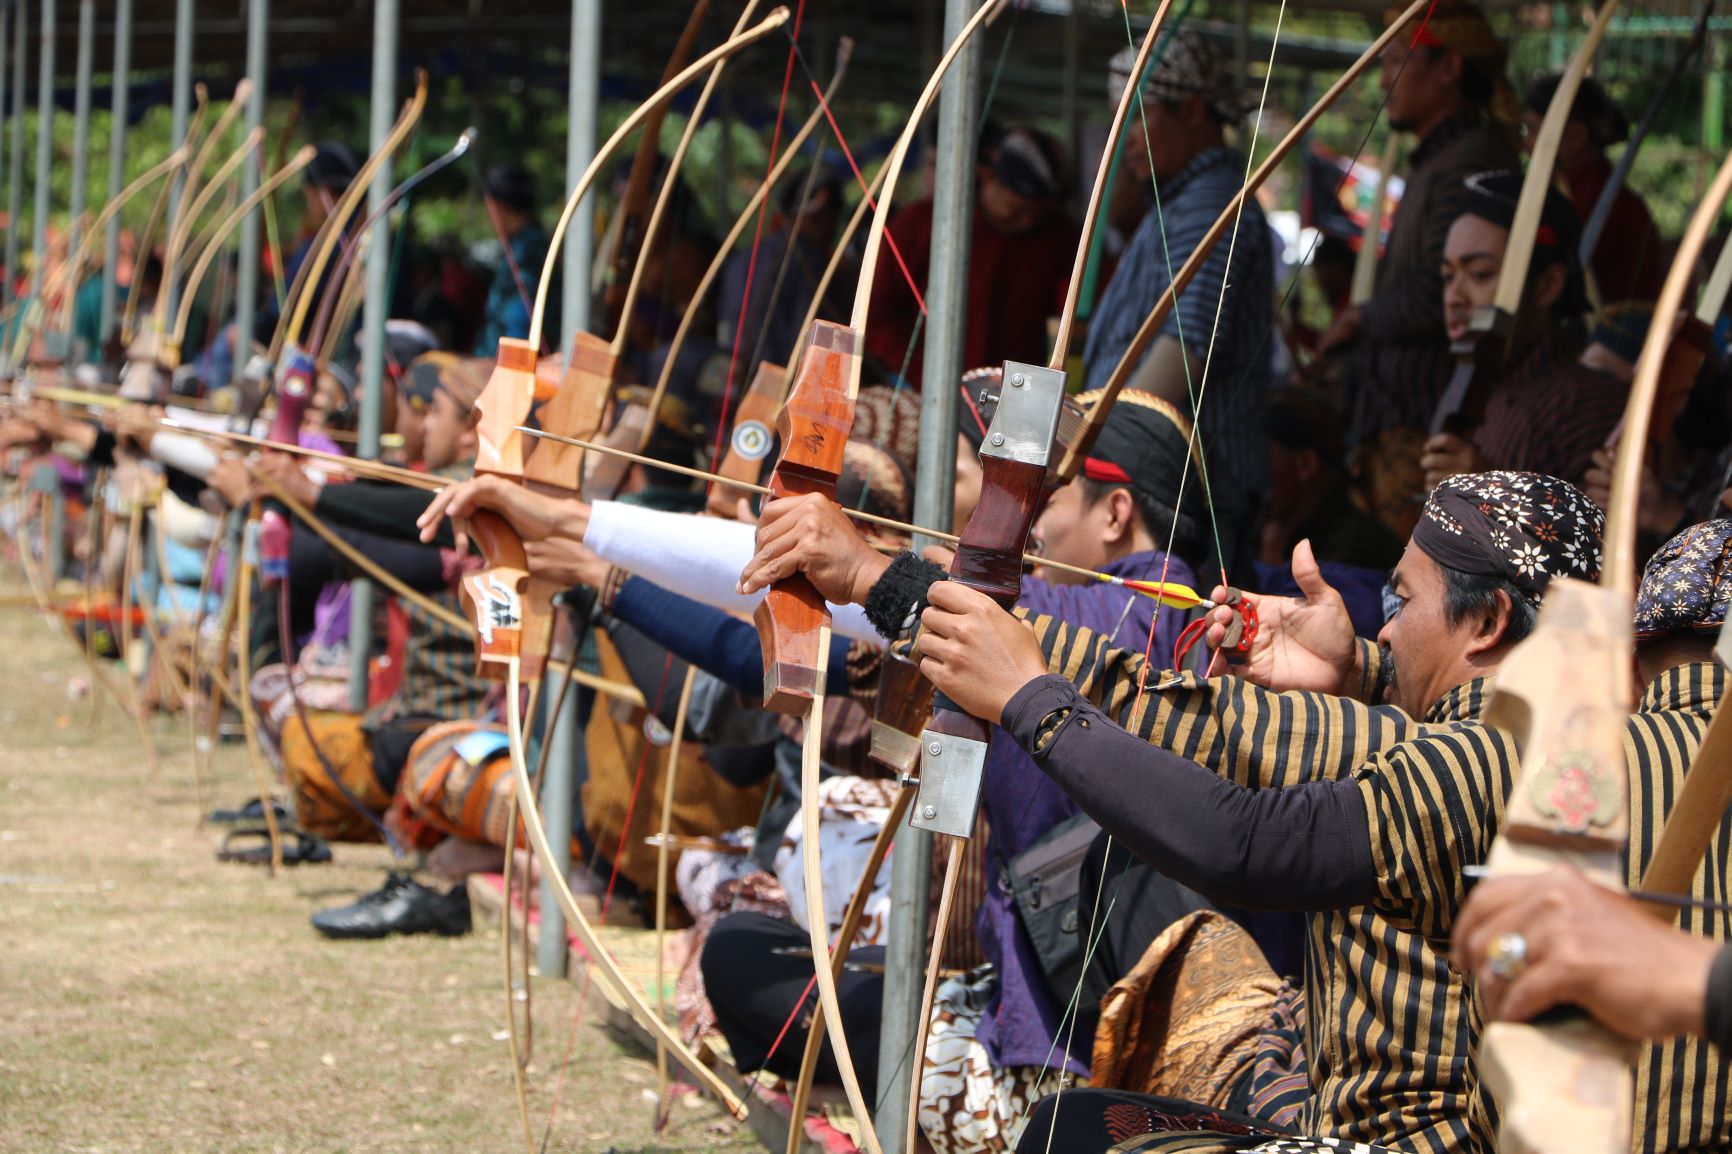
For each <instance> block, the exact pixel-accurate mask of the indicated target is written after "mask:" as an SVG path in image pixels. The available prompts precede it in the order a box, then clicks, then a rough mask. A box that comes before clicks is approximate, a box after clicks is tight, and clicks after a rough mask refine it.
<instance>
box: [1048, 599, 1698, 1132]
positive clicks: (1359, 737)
mask: <svg viewBox="0 0 1732 1154" xmlns="http://www.w3.org/2000/svg"><path fill="white" fill-rule="evenodd" d="M1035 625H1036V632H1037V634H1038V635H1039V637H1040V639H1041V644H1042V647H1043V649H1044V650H1045V652H1046V653H1047V657H1048V665H1049V668H1050V669H1051V670H1052V671H1053V672H1055V673H1061V674H1063V675H1065V676H1067V677H1069V678H1071V680H1073V681H1074V682H1076V684H1077V685H1078V686H1079V688H1080V689H1081V691H1082V693H1083V695H1084V696H1085V697H1087V698H1089V699H1090V700H1092V701H1093V702H1095V704H1097V705H1098V706H1099V707H1100V708H1101V709H1103V710H1104V711H1105V712H1106V713H1108V714H1109V715H1110V716H1112V717H1114V718H1116V719H1117V720H1118V721H1119V722H1120V723H1121V724H1123V725H1125V726H1126V728H1127V729H1129V730H1130V731H1131V732H1133V733H1135V734H1137V735H1138V736H1141V737H1143V738H1144V739H1146V740H1150V741H1154V742H1157V743H1159V744H1160V745H1162V746H1163V747H1165V748H1167V749H1170V750H1172V751H1173V752H1175V753H1178V754H1180V755H1182V756H1185V757H1188V758H1191V759H1192V760H1194V761H1197V762H1199V763H1200V764H1202V765H1205V766H1208V767H1210V768H1212V769H1214V770H1215V771H1216V772H1217V773H1220V774H1221V775H1222V776H1224V777H1226V778H1228V779H1230V780H1232V781H1234V782H1236V783H1238V784H1241V785H1245V786H1249V787H1253V788H1283V787H1288V786H1293V785H1298V784H1301V783H1304V782H1308V781H1323V780H1343V779H1349V778H1351V779H1353V780H1356V781H1357V782H1358V783H1359V788H1360V792H1361V796H1362V798H1363V800H1364V802H1365V812H1366V814H1367V817H1368V819H1369V821H1370V823H1371V829H1370V840H1371V847H1372V857H1373V866H1374V868H1375V871H1376V878H1377V892H1378V897H1377V899H1376V900H1375V901H1373V902H1371V903H1369V904H1366V905H1362V906H1356V907H1353V908H1349V909H1334V910H1317V911H1313V912H1311V913H1310V914H1309V916H1308V919H1307V920H1308V942H1307V964H1306V974H1305V986H1306V1003H1307V1009H1308V1014H1309V1021H1308V1022H1307V1026H1306V1049H1307V1051H1308V1054H1309V1058H1310V1063H1311V1086H1312V1098H1311V1101H1310V1103H1309V1104H1308V1106H1307V1109H1306V1111H1305V1114H1304V1117H1303V1120H1302V1123H1301V1128H1302V1131H1303V1132H1304V1133H1308V1134H1314V1135H1325V1136H1330V1137H1334V1138H1338V1139H1343V1140H1351V1141H1360V1142H1377V1143H1382V1144H1385V1145H1397V1146H1400V1147H1402V1148H1404V1149H1407V1150H1412V1151H1422V1152H1425V1154H1445V1152H1453V1151H1474V1152H1476V1154H1479V1152H1484V1154H1489V1152H1490V1151H1491V1150H1493V1148H1494V1135H1495V1133H1496V1116H1495V1105H1494V1104H1493V1103H1492V1102H1490V1101H1489V1099H1487V1098H1486V1097H1485V1096H1484V1095H1483V1094H1482V1092H1481V1089H1480V1084H1479V1078H1478V1073H1477V1069H1476V1066H1475V1054H1474V1050H1475V1042H1476V1039H1477V1037H1478V1034H1479V1029H1480V1025H1481V1021H1480V1014H1479V1009H1478V1006H1477V1003H1476V1001H1475V997H1474V990H1473V985H1472V982H1471V981H1470V980H1468V979H1466V978H1464V977H1463V976H1462V975H1460V974H1458V973H1456V972H1455V971H1454V970H1453V969H1452V968H1451V967H1450V964H1449V956H1448V949H1449V935H1450V931H1451V929H1452V927H1453V924H1454V918H1455V914H1456V911H1457V910H1458V909H1459V908H1460V906H1461V903H1462V900H1463V898H1464V897H1465V893H1466V886H1465V878H1464V873H1463V867H1465V866H1469V865H1476V864H1480V863H1482V862H1483V861H1484V860H1485V857H1486V854H1487V853H1488V851H1489V849H1490V846H1491V842H1492V840H1493V839H1494V837H1495V836H1496V832H1497V825H1498V822H1499V820H1500V819H1501V816H1502V814H1503V809H1504V804H1505V801H1506V799H1507V797H1508V795H1509V791H1510V788H1511V784H1512V781H1513V777H1514V772H1515V766H1516V759H1515V752H1514V749H1513V745H1512V743H1511V742H1510V740H1509V738H1508V737H1507V735H1505V734H1504V733H1502V732H1501V731H1499V730H1494V729H1489V728H1487V727H1485V726H1483V725H1481V724H1479V723H1478V720H1477V719H1478V717H1479V715H1480V712H1481V710H1482V708H1483V707H1484V705H1485V702H1486V700H1487V697H1488V694H1489V682H1488V681H1487V680H1486V679H1477V680H1474V681H1470V682H1467V683H1465V684H1463V685H1461V686H1458V687H1456V688H1455V689H1454V690H1452V691H1451V692H1450V693H1449V694H1447V695H1445V696H1444V697H1443V698H1442V699H1441V700H1439V701H1438V702H1436V703H1435V704H1434V705H1433V706H1432V707H1431V708H1430V709H1429V710H1428V711H1427V713H1426V717H1425V719H1424V720H1423V721H1416V720H1415V719H1413V718H1412V717H1410V716H1408V715H1407V714H1405V713H1403V712H1402V711H1401V710H1399V709H1396V708H1395V707H1393V706H1372V705H1368V704H1366V703H1365V701H1363V700H1352V699H1349V698H1344V697H1332V696H1328V695H1323V694H1315V693H1301V692H1294V693H1273V692H1270V691H1268V690H1264V689H1261V688H1258V687H1256V686H1254V685H1251V684H1250V683H1248V682H1245V681H1242V680H1239V679H1235V678H1220V679H1214V680H1203V679H1199V678H1196V677H1195V676H1194V675H1190V674H1185V675H1179V676H1174V675H1171V674H1168V675H1165V676H1162V677H1158V678H1157V677H1155V676H1152V675H1151V677H1150V689H1149V691H1148V692H1147V693H1146V694H1145V695H1144V696H1143V697H1142V698H1141V699H1140V700H1139V698H1138V695H1137V682H1138V677H1139V674H1140V673H1141V665H1142V659H1141V656H1140V654H1137V653H1132V652H1126V651H1120V650H1113V649H1109V648H1108V647H1107V646H1106V644H1105V643H1104V641H1102V639H1100V638H1099V637H1098V636H1095V635H1093V634H1090V633H1088V632H1087V631H1086V630H1080V629H1071V628H1067V627H1065V626H1063V625H1062V624H1060V623H1058V622H1055V621H1052V620H1050V619H1046V618H1037V619H1036V621H1035ZM1362 651H1363V656H1364V669H1365V676H1364V679H1363V682H1362V686H1361V689H1362V693H1361V696H1362V697H1365V696H1369V691H1370V689H1371V687H1373V686H1375V685H1376V684H1377V676H1378V666H1379V664H1380V658H1379V655H1378V652H1377V650H1376V648H1375V647H1374V646H1371V645H1369V644H1365V645H1364V646H1363V650H1362ZM1723 687H1724V675H1723V674H1722V673H1721V672H1720V671H1718V670H1717V669H1715V668H1714V667H1712V666H1709V665H1689V666H1683V667H1679V668H1678V669H1674V670H1671V671H1669V672H1668V673H1667V674H1666V675H1665V676H1663V677H1662V678H1660V679H1658V680H1657V681H1656V682H1655V683H1654V684H1653V685H1652V686H1650V687H1649V689H1648V692H1647V694H1646V695H1645V696H1644V698H1643V701H1642V706H1641V712H1640V713H1638V714H1637V715H1636V716H1634V717H1633V718H1632V719H1631V721H1630V724H1629V728H1628V731H1627V734H1628V736H1627V738H1626V743H1625V751H1626V757H1627V760H1628V765H1629V770H1630V781H1631V800H1632V806H1631V813H1632V846H1631V849H1632V861H1634V862H1642V861H1645V855H1646V854H1647V853H1648V852H1650V851H1649V848H1648V847H1649V846H1651V844H1652V840H1653V834H1654V831H1655V829H1656V828H1657V826H1658V824H1659V816H1658V814H1659V813H1661V812H1663V810H1664V806H1665V805H1666V804H1668V803H1669V799H1670V797H1671V795H1672V794H1673V793H1674V792H1675V790H1676V788H1677V783H1678V782H1679V781H1680V780H1681V778H1682V773H1683V770H1684V768H1685V767H1686V766H1687V765H1688V761H1689V758H1690V757H1691V755H1692V754H1693V753H1694V751H1695V748H1696V745H1697V744H1698V743H1699V741H1700V738H1701V734H1702V732H1703V730H1705V728H1706V726H1707V721H1708V716H1709V713H1710V712H1711V710H1712V708H1713V704H1714V703H1715V702H1716V701H1717V700H1718V699H1719V695H1720V693H1721V691H1722V689H1723ZM1158 802H1159V799H1158V798H1153V799H1151V803H1152V804H1158ZM1727 847H1728V835H1727V832H1726V830H1725V829H1723V830H1722V832H1721V836H1720V837H1719V838H1718V839H1717V841H1716V844H1715V847H1714V850H1713V852H1712V853H1711V854H1710V861H1711V862H1713V863H1714V868H1712V869H1710V870H1709V871H1707V873H1708V874H1709V878H1710V880H1709V881H1708V882H1703V881H1701V880H1699V881H1698V888H1699V889H1706V890H1707V891H1709V896H1714V895H1718V894H1720V892H1721V891H1722V890H1723V889H1724V888H1725V879H1726V873H1727V871H1726V868H1725V865H1726V860H1727V852H1728V849H1727ZM1696 916H1697V919H1698V922H1699V921H1700V919H1701V915H1700V914H1698V915H1696ZM1726 920H1727V919H1726V915H1723V914H1719V915H1713V924H1712V925H1711V926H1710V927H1708V928H1710V929H1711V930H1712V932H1714V933H1715V934H1716V936H1724V935H1726V934H1727V932H1728V926H1727V924H1726ZM1688 924H1690V928H1698V929H1699V928H1702V927H1701V926H1700V925H1699V924H1696V923H1688ZM1720 1067H1721V1063H1719V1062H1718V1061H1717V1060H1716V1059H1715V1056H1714V1055H1711V1054H1708V1053H1706V1050H1705V1047H1703V1046H1702V1045H1700V1044H1698V1043H1693V1042H1690V1043H1673V1044H1670V1045H1668V1046H1664V1047H1655V1048H1652V1049H1651V1051H1650V1052H1649V1054H1648V1056H1647V1057H1646V1058H1645V1059H1644V1061H1643V1064H1642V1069H1641V1070H1640V1071H1639V1075H1638V1076H1639V1081H1638V1087H1639V1091H1638V1095H1637V1098H1638V1100H1637V1103H1636V1124H1637V1141H1636V1146H1637V1149H1640V1150H1674V1149H1687V1148H1694V1147H1706V1146H1713V1145H1724V1144H1725V1143H1726V1142H1727V1141H1728V1139H1729V1136H1732V1126H1729V1120H1728V1117H1727V1109H1726V1101H1725V1098H1726V1095H1725V1088H1724V1083H1725V1079H1724V1074H1723V1072H1722V1070H1721V1068H1720Z"/></svg>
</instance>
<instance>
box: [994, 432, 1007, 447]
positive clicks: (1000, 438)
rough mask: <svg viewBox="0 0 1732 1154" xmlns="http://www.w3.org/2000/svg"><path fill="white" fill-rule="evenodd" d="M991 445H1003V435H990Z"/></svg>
mask: <svg viewBox="0 0 1732 1154" xmlns="http://www.w3.org/2000/svg"><path fill="white" fill-rule="evenodd" d="M992 443H993V444H995V445H1002V444H1004V434H1003V433H994V434H992Z"/></svg>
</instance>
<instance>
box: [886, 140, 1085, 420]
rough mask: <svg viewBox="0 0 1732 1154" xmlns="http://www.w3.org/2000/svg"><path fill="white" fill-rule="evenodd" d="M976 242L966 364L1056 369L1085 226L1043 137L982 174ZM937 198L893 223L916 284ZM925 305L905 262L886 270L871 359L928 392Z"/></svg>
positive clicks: (992, 159)
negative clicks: (1056, 342)
mask: <svg viewBox="0 0 1732 1154" xmlns="http://www.w3.org/2000/svg"><path fill="white" fill-rule="evenodd" d="M975 180H976V188H975V202H974V208H975V211H974V232H973V235H972V237H971V239H970V241H969V249H968V320H967V327H966V329H965V330H964V332H963V338H962V363H963V364H965V365H989V364H997V363H998V362H1000V361H1004V360H1016V361H1032V362H1035V363H1039V362H1042V361H1044V360H1046V349H1047V340H1046V321H1047V318H1048V317H1050V316H1054V315H1056V314H1057V313H1058V311H1059V309H1060V308H1061V307H1062V306H1063V303H1064V291H1065V287H1066V285H1068V284H1069V283H1070V266H1071V261H1072V258H1073V257H1074V256H1075V254H1076V243H1077V226H1076V222H1075V221H1073V220H1071V219H1070V217H1068V216H1066V215H1065V214H1064V212H1063V210H1062V205H1061V202H1062V200H1063V198H1064V190H1065V159H1064V155H1063V152H1062V150H1061V149H1060V148H1059V145H1058V142H1057V141H1055V140H1053V139H1052V137H1050V136H1048V135H1046V134H1045V133H1043V132H1037V131H1035V130H1033V129H1029V128H1014V129H1011V130H1010V131H1008V132H1006V133H1005V134H1004V136H1003V137H1001V138H1000V139H999V141H998V143H997V145H996V146H995V147H993V148H992V149H990V150H989V153H988V155H987V156H986V158H985V159H984V160H983V161H982V163H980V164H979V165H978V166H977V173H976V177H975ZM932 229H933V221H932V198H931V197H927V198H925V199H923V200H917V201H915V202H914V203H912V204H910V205H909V206H908V207H907V208H904V209H903V210H902V211H901V212H899V213H897V214H896V217H895V219H894V220H892V221H891V222H890V236H891V237H892V238H893V239H894V240H895V242H896V246H897V248H898V249H899V250H900V251H901V253H902V258H903V260H904V261H905V262H906V263H907V266H908V268H909V270H910V271H911V272H913V273H914V275H915V276H916V278H918V279H921V280H922V284H921V291H922V292H924V291H925V283H924V278H921V277H920V273H921V271H922V270H924V269H925V268H926V266H927V264H928V262H929V260H930V258H931V255H932ZM919 319H920V305H919V303H918V302H917V301H916V300H915V298H914V294H913V293H912V292H911V291H909V288H908V284H907V282H906V281H904V280H903V277H902V269H901V267H900V265H899V264H898V262H896V261H895V260H884V261H881V262H880V263H879V265H878V271H877V275H876V278H875V279H874V281H873V283H872V323H871V325H869V326H868V327H867V329H866V352H867V354H868V355H869V356H871V357H873V358H874V359H875V360H877V361H878V363H879V365H880V366H881V367H882V368H883V369H884V370H886V371H888V372H890V373H897V372H903V371H904V370H903V365H904V364H906V365H907V369H906V370H905V372H906V376H907V378H908V383H909V384H910V385H913V386H914V387H916V388H918V387H919V386H920V374H921V364H920V358H921V351H922V349H923V347H924V341H923V340H916V339H914V338H915V336H916V333H915V324H916V322H917V321H918V320H919Z"/></svg>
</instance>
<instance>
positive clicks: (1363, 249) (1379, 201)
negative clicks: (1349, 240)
mask: <svg viewBox="0 0 1732 1154" xmlns="http://www.w3.org/2000/svg"><path fill="white" fill-rule="evenodd" d="M1400 150H1401V134H1400V133H1399V132H1397V131H1395V130H1394V129H1393V128H1392V129H1390V130H1389V138H1388V139H1387V140H1385V141H1384V142H1383V152H1382V153H1380V154H1379V156H1378V159H1377V183H1376V185H1375V186H1374V191H1373V192H1372V194H1371V205H1372V208H1371V216H1370V217H1369V218H1368V219H1367V220H1366V222H1365V233H1364V235H1363V236H1361V237H1360V239H1359V252H1358V254H1357V255H1356V256H1355V257H1354V260H1353V287H1352V289H1351V290H1350V291H1349V293H1348V298H1347V303H1348V304H1353V305H1362V304H1364V303H1365V302H1366V301H1368V300H1370V299H1371V294H1372V293H1373V292H1374V291H1376V288H1377V257H1378V249H1379V248H1381V247H1382V244H1383V217H1384V212H1383V206H1384V205H1385V204H1387V203H1388V199H1389V177H1390V175H1391V174H1392V173H1393V172H1394V171H1395V159H1396V154H1397V153H1398V152H1399V151H1400Z"/></svg>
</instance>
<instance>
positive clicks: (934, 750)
mask: <svg viewBox="0 0 1732 1154" xmlns="http://www.w3.org/2000/svg"><path fill="white" fill-rule="evenodd" d="M926 752H927V753H930V754H931V755H932V756H933V757H937V756H938V755H939V754H941V753H943V752H944V747H943V746H942V745H939V744H938V743H937V742H936V741H935V742H933V743H932V744H931V745H929V746H927V747H926Z"/></svg>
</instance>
